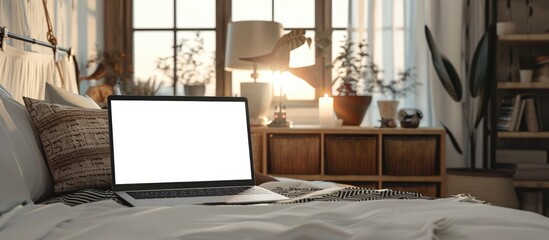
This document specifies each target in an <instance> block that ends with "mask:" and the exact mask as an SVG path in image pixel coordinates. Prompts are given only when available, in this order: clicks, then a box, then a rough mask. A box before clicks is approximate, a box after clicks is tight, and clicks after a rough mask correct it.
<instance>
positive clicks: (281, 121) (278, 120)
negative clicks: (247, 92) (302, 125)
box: [268, 111, 293, 127]
mask: <svg viewBox="0 0 549 240" xmlns="http://www.w3.org/2000/svg"><path fill="white" fill-rule="evenodd" d="M268 126H269V127H292V126H293V123H292V121H288V119H287V118H286V112H282V111H278V112H275V114H274V120H273V121H272V122H271V123H269V125H268Z"/></svg>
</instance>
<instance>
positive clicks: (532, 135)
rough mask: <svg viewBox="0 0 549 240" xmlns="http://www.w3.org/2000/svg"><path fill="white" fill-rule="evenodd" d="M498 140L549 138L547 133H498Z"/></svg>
mask: <svg viewBox="0 0 549 240" xmlns="http://www.w3.org/2000/svg"><path fill="white" fill-rule="evenodd" d="M498 137H499V138H549V132H502V131H500V132H498Z"/></svg>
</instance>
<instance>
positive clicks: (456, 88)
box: [442, 55, 463, 102]
mask: <svg viewBox="0 0 549 240" xmlns="http://www.w3.org/2000/svg"><path fill="white" fill-rule="evenodd" d="M442 62H443V63H444V67H445V68H446V72H448V77H449V81H444V82H442V84H443V85H444V87H445V88H446V90H447V92H448V94H450V96H452V95H455V96H456V98H457V99H458V100H456V99H454V100H456V102H459V101H461V98H462V96H463V88H462V87H461V79H460V78H459V75H458V73H457V71H456V69H455V68H454V65H452V63H451V62H450V60H448V58H446V56H444V55H442ZM446 84H448V85H450V86H449V87H446ZM448 89H452V90H453V92H452V93H450V90H448Z"/></svg>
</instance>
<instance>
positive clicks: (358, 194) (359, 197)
mask: <svg viewBox="0 0 549 240" xmlns="http://www.w3.org/2000/svg"><path fill="white" fill-rule="evenodd" d="M318 190H320V189H317V188H279V187H277V188H275V189H273V190H272V191H273V192H276V193H278V194H281V195H284V196H286V197H289V198H290V201H284V202H283V203H284V204H287V203H306V202H312V201H349V202H357V201H369V200H383V199H431V198H428V197H423V195H421V194H420V193H416V192H405V191H395V190H390V189H383V190H377V189H369V188H360V187H348V188H344V189H340V190H337V191H334V192H331V193H328V194H320V195H314V196H310V197H305V198H299V197H301V196H303V195H305V194H310V193H313V192H315V191H318ZM292 198H297V199H296V200H294V201H292V200H291V199H292Z"/></svg>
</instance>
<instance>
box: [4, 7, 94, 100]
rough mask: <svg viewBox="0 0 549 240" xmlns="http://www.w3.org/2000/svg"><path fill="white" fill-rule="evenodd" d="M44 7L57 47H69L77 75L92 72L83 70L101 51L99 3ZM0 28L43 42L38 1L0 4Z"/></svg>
mask: <svg viewBox="0 0 549 240" xmlns="http://www.w3.org/2000/svg"><path fill="white" fill-rule="evenodd" d="M47 6H48V12H49V15H50V18H51V22H52V25H53V29H54V35H55V36H56V38H57V43H58V45H59V46H62V47H72V48H73V49H74V50H75V54H76V57H77V61H78V64H79V68H80V75H81V76H83V75H88V74H89V71H93V70H94V68H93V66H92V68H90V70H89V71H88V69H86V67H85V66H86V62H87V60H88V59H89V58H90V57H92V56H94V55H95V53H96V50H97V48H100V49H102V48H103V0H84V1H83V0H79V1H75V0H55V1H51V0H50V1H47ZM0 26H6V27H8V30H9V31H10V32H12V33H16V34H19V35H23V36H27V37H31V38H35V39H38V40H41V41H46V34H47V30H48V28H47V22H46V17H45V11H44V7H43V4H42V1H41V0H30V1H27V0H0ZM8 45H10V46H13V47H16V48H18V49H21V50H25V51H33V52H40V53H48V54H49V53H50V52H51V50H50V49H48V48H45V47H41V46H37V45H32V44H27V43H23V42H21V41H18V40H13V39H12V40H9V41H8ZM82 85H87V84H86V83H84V84H82ZM86 88H87V86H81V89H86ZM81 92H82V90H81Z"/></svg>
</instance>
